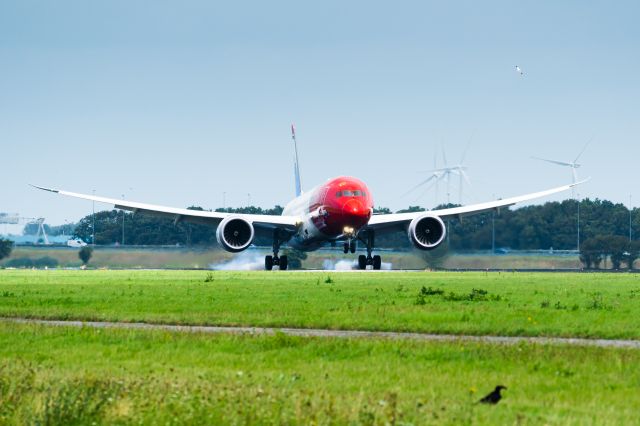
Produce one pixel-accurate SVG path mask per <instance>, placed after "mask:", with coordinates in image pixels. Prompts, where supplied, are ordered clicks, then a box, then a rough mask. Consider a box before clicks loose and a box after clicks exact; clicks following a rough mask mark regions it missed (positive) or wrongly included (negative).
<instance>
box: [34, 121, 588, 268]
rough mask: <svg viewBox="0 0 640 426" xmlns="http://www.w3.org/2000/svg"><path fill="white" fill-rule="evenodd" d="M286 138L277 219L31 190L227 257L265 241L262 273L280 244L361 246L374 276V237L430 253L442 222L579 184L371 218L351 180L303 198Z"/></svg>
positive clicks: (366, 196)
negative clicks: (287, 163) (207, 240)
mask: <svg viewBox="0 0 640 426" xmlns="http://www.w3.org/2000/svg"><path fill="white" fill-rule="evenodd" d="M291 135H292V139H293V143H294V149H295V155H294V178H295V194H296V197H295V198H294V199H293V200H292V201H290V202H289V203H288V204H287V205H286V206H285V208H284V210H283V212H282V215H281V216H272V215H261V214H239V213H224V212H212V211H200V210H189V209H183V208H176V207H166V206H160V205H155V204H146V203H139V202H135V201H125V200H123V199H117V198H106V197H101V196H95V195H87V194H79V193H75V192H69V191H64V190H59V189H52V188H46V187H42V186H36V185H32V186H33V187H35V188H37V189H41V190H44V191H49V192H53V193H56V194H60V195H65V196H69V197H75V198H81V199H84V200H91V201H95V202H99V203H105V204H112V205H114V207H115V208H117V209H121V210H127V211H131V212H134V213H137V212H140V213H148V214H153V215H156V216H161V217H168V218H173V219H174V224H177V223H179V222H183V221H184V222H191V223H199V224H205V225H211V226H217V230H216V239H217V241H218V244H219V245H220V246H221V247H222V248H223V249H224V250H226V251H228V252H231V253H238V252H241V251H243V250H246V249H247V248H248V247H249V246H250V245H251V244H252V242H253V240H254V238H255V237H256V235H260V236H266V237H268V238H269V239H271V240H272V241H273V247H272V249H273V250H272V251H273V255H267V256H265V259H264V266H265V269H266V270H272V269H273V268H274V266H277V267H278V269H280V270H286V269H287V266H288V260H287V256H286V255H283V256H280V255H279V253H280V248H281V247H282V245H284V244H288V245H289V246H290V247H293V248H295V249H298V250H302V251H313V250H317V249H319V248H320V247H322V246H324V245H326V244H332V245H335V244H338V243H341V244H342V245H343V251H344V253H349V252H351V253H355V252H356V251H357V242H358V241H359V242H361V243H363V244H364V247H365V252H366V255H365V254H360V255H359V256H358V269H367V267H368V266H370V267H371V268H372V269H374V270H378V269H380V267H381V264H382V259H381V257H380V256H379V255H373V250H374V248H375V237H376V236H379V235H382V234H385V233H390V232H404V233H406V234H407V237H408V239H409V241H410V242H411V243H412V244H413V245H414V246H415V247H416V248H418V249H420V250H433V249H435V248H436V247H438V246H439V245H440V244H442V242H443V241H444V240H445V237H446V235H447V228H446V226H445V222H444V221H445V220H447V219H450V218H462V217H464V216H467V215H472V214H477V213H481V212H485V211H491V210H498V209H500V208H504V207H507V206H511V205H514V204H516V203H521V202H525V201H529V200H533V199H536V198H541V197H546V196H549V195H552V194H556V193H559V192H563V191H567V190H569V189H571V188H573V187H575V186H577V185H579V184H581V183H583V182H574V183H573V184H569V185H564V186H559V187H556V188H552V189H548V190H545V191H541V192H535V193H531V194H527V195H521V196H517V197H512V198H506V199H502V200H497V201H489V202H485V203H480V204H474V205H470V206H462V207H453V208H446V209H442V210H431V211H422V212H412V213H390V214H373V206H374V202H373V196H372V192H371V191H370V190H369V188H368V187H367V185H366V184H365V183H364V182H363V181H361V180H360V179H357V178H355V177H351V176H339V177H334V178H331V179H329V180H327V181H326V182H325V183H323V184H321V185H318V186H316V187H314V188H313V189H311V190H309V191H307V192H303V191H302V185H301V180H300V168H299V163H298V148H297V141H296V136H295V128H294V126H293V125H292V126H291Z"/></svg>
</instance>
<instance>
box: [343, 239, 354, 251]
mask: <svg viewBox="0 0 640 426" xmlns="http://www.w3.org/2000/svg"><path fill="white" fill-rule="evenodd" d="M357 248H358V245H357V241H356V240H355V239H352V240H349V241H345V242H344V246H343V247H342V251H344V253H345V254H347V253H349V252H351V253H355V252H356V249H357Z"/></svg>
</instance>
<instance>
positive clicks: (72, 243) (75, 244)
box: [67, 238, 87, 247]
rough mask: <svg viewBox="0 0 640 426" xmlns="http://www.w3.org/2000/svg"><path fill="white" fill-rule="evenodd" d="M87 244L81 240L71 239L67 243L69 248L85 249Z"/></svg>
mask: <svg viewBox="0 0 640 426" xmlns="http://www.w3.org/2000/svg"><path fill="white" fill-rule="evenodd" d="M86 245H87V243H85V242H84V241H82V240H81V239H80V238H76V239H71V240H68V241H67V246H69V247H84V246H86Z"/></svg>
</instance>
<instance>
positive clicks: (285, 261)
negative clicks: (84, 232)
mask: <svg viewBox="0 0 640 426" xmlns="http://www.w3.org/2000/svg"><path fill="white" fill-rule="evenodd" d="M288 266H289V259H287V256H280V270H281V271H286V270H287V267H288Z"/></svg>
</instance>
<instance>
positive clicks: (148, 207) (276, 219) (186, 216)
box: [31, 185, 300, 232]
mask: <svg viewBox="0 0 640 426" xmlns="http://www.w3.org/2000/svg"><path fill="white" fill-rule="evenodd" d="M31 186H33V187H34V188H37V189H41V190H43V191H49V192H53V193H56V194H60V195H65V196H67V197H74V198H81V199H83V200H90V201H95V202H98V203H105V204H113V205H114V207H115V208H117V209H121V210H127V211H131V212H144V213H148V214H152V215H155V216H161V217H167V218H172V219H173V220H174V222H175V223H178V222H182V221H185V222H192V223H201V224H205V225H214V226H215V225H217V224H218V223H220V221H222V220H223V219H225V218H226V217H228V216H234V217H241V218H243V219H245V220H247V221H248V222H251V223H253V225H254V226H256V227H259V228H263V229H264V228H267V229H275V228H280V229H285V230H288V231H291V232H295V230H296V229H297V225H298V222H299V221H300V219H299V218H298V217H296V216H272V215H265V214H244V213H223V212H211V211H205V210H189V209H181V208H176V207H166V206H159V205H155V204H146V203H138V202H135V201H125V200H119V199H117V198H107V197H100V196H95V195H88V194H78V193H76V192H69V191H63V190H60V189H52V188H45V187H42V186H36V185H31Z"/></svg>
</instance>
